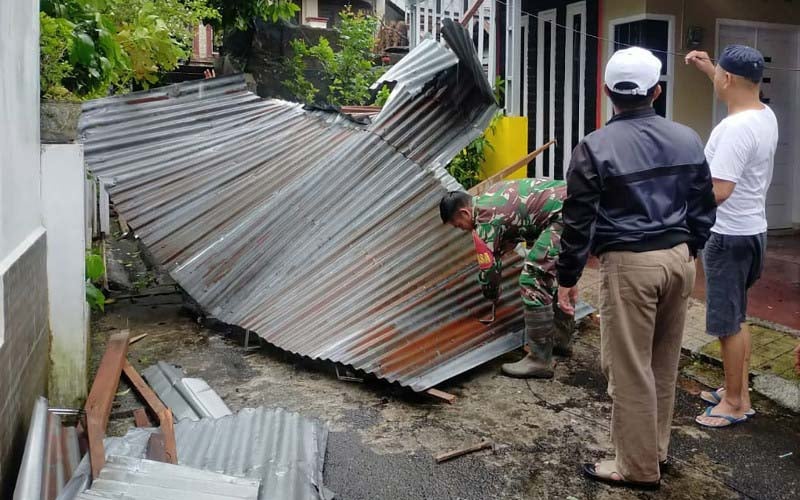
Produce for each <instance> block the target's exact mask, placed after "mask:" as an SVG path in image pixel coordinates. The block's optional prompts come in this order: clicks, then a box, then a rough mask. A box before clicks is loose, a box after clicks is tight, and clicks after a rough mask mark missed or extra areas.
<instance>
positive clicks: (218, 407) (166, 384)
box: [142, 361, 232, 420]
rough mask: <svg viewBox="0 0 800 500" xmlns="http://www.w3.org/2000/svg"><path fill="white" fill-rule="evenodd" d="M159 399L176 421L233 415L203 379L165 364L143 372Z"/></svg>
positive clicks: (150, 367) (159, 363) (151, 367)
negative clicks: (190, 375) (184, 373)
mask: <svg viewBox="0 0 800 500" xmlns="http://www.w3.org/2000/svg"><path fill="white" fill-rule="evenodd" d="M142 375H144V378H145V379H147V383H148V384H150V387H152V388H153V390H154V391H155V392H156V394H158V397H159V399H161V401H163V402H164V404H165V405H167V406H168V407H169V408H170V410H172V415H173V416H174V417H175V419H176V420H182V419H184V418H189V419H192V420H199V419H201V418H203V417H212V418H217V417H224V416H226V415H230V414H232V412H231V410H230V408H228V405H226V404H225V402H224V401H223V400H222V398H221V397H219V394H217V393H216V391H214V389H212V388H211V387H209V385H208V383H207V382H206V381H205V380H203V379H200V378H189V377H184V375H183V370H181V369H180V368H178V367H176V366H172V365H170V364H168V363H165V362H163V361H159V362H158V363H156V364H154V365H151V366H149V367H147V368H145V369H144V370H143V371H142Z"/></svg>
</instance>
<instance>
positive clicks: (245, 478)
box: [14, 330, 334, 500]
mask: <svg viewBox="0 0 800 500" xmlns="http://www.w3.org/2000/svg"><path fill="white" fill-rule="evenodd" d="M129 344H130V334H129V332H128V331H127V330H124V331H121V332H119V333H115V334H113V335H111V336H110V337H109V338H108V342H107V345H106V349H105V352H104V354H103V357H102V359H101V361H100V365H99V367H98V369H97V375H96V376H95V379H94V382H93V384H92V387H91V390H90V393H89V397H88V398H87V402H86V408H85V420H84V419H81V418H80V417H81V412H80V411H75V412H69V411H68V410H64V409H53V410H52V411H50V409H49V408H48V404H47V400H46V399H44V398H39V400H38V401H37V403H36V406H35V408H34V411H33V418H32V421H31V426H30V430H29V432H28V440H27V443H26V448H25V453H24V457H23V462H22V467H21V469H20V472H19V476H18V479H17V486H16V489H15V491H14V500H40V499H42V500H74V499H78V500H101V499H109V500H110V499H118V498H126V499H129V500H137V499H142V500H144V499H152V500H179V499H186V500H193V499H195V498H207V499H209V500H215V499H223V498H231V499H260V500H268V499H276V498H281V499H287V500H292V499H297V500H330V499H332V498H333V497H334V495H333V493H332V492H331V491H330V490H328V489H327V488H325V487H324V486H323V468H324V460H325V449H326V446H327V439H328V428H327V426H326V425H325V424H323V423H321V422H319V421H317V420H313V419H308V418H305V417H303V416H302V415H300V414H298V413H294V412H288V411H285V410H283V409H281V408H271V409H267V408H263V407H261V408H255V409H253V408H244V409H242V410H240V411H239V412H237V413H236V414H233V413H232V412H231V411H230V409H229V408H228V406H227V405H226V404H225V402H224V401H223V400H222V398H220V397H219V395H218V394H217V393H216V391H214V390H213V389H211V388H210V387H209V386H208V384H207V383H206V382H205V381H204V380H202V379H196V378H188V377H184V376H183V372H182V371H181V370H180V369H179V368H177V367H174V366H171V365H169V364H167V363H163V362H159V363H157V364H156V365H154V366H151V367H150V368H148V369H147V370H145V373H146V374H147V377H148V380H150V381H151V382H152V383H153V384H154V386H155V387H156V388H157V390H158V393H156V392H155V391H154V390H153V389H152V388H151V387H150V385H148V384H147V382H146V381H145V380H144V379H143V378H142V377H141V376H140V375H139V373H138V372H137V371H136V369H135V368H134V367H133V365H131V364H130V362H129V361H128V360H127V349H128V346H129ZM123 376H124V377H125V378H126V379H127V381H128V383H129V384H130V385H131V387H132V388H133V389H134V392H135V393H136V394H137V395H138V396H139V398H141V399H142V400H143V401H144V403H145V404H146V408H147V410H145V408H138V409H136V410H135V411H134V415H135V422H136V425H137V427H133V428H131V429H130V430H129V432H128V434H126V436H125V437H122V438H119V437H106V429H107V427H108V423H109V418H110V413H111V407H112V404H113V402H114V399H115V397H116V396H117V387H118V385H119V381H120V378H121V377H123ZM123 392H127V391H123ZM162 399H163V400H162ZM173 402H174V403H175V408H176V409H177V410H178V411H179V413H178V415H180V416H179V421H178V422H177V423H175V422H173V417H172V415H173V412H172V409H171V408H170V407H169V406H167V405H168V404H171V403H173ZM165 403H167V404H165ZM148 411H149V414H148ZM70 413H74V416H76V417H77V425H76V426H68V427H65V426H63V425H62V422H61V418H60V415H61V414H70ZM151 415H152V416H154V417H155V421H156V422H158V424H159V427H153V426H152V425H151V422H152V421H151V420H150V416H151ZM84 429H85V430H84ZM81 457H82V458H81Z"/></svg>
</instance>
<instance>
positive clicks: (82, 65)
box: [40, 0, 219, 100]
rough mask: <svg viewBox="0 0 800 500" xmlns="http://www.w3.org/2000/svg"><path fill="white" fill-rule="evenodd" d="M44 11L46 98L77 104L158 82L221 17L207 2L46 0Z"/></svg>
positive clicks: (44, 81) (43, 72)
mask: <svg viewBox="0 0 800 500" xmlns="http://www.w3.org/2000/svg"><path fill="white" fill-rule="evenodd" d="M41 11H42V12H43V13H44V14H45V15H44V16H41V19H40V24H41V31H42V34H43V37H42V41H41V44H42V53H43V58H42V72H41V73H42V79H43V80H42V94H43V96H45V97H54V98H64V99H72V100H74V99H92V98H95V97H100V96H104V95H108V94H109V93H111V92H116V93H119V92H126V91H128V90H130V88H131V86H132V84H138V85H140V86H142V87H144V88H147V87H148V86H150V85H152V84H153V83H156V82H157V81H158V79H159V77H160V75H161V74H162V73H164V72H166V71H170V70H172V69H174V68H175V67H177V66H178V64H179V63H180V61H181V60H182V59H183V58H185V57H187V56H188V55H189V53H190V49H191V45H192V38H193V34H194V27H195V26H197V25H198V24H199V23H200V21H202V20H204V19H218V18H219V14H218V13H217V11H216V10H215V9H213V8H211V7H209V6H208V4H207V0H42V1H41ZM69 28H71V30H70V32H69V33H68V32H67V31H68V29H69ZM45 35H46V36H45ZM56 36H58V37H60V38H61V40H63V41H64V43H65V44H66V45H67V46H68V50H62V46H61V45H63V43H62V44H58V43H56V41H55V40H54V38H55V37H56ZM59 54H60V56H59Z"/></svg>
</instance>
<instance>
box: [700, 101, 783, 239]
mask: <svg viewBox="0 0 800 500" xmlns="http://www.w3.org/2000/svg"><path fill="white" fill-rule="evenodd" d="M777 147H778V120H777V119H776V118H775V113H773V112H772V110H771V109H770V108H769V107H768V106H764V109H760V110H756V109H751V110H747V111H742V112H739V113H736V114H733V115H730V116H728V117H727V118H725V119H724V120H722V121H721V122H719V125H717V126H716V127H714V131H713V132H711V138H710V139H709V140H708V144H707V145H706V150H705V152H706V159H707V160H708V165H709V167H710V168H711V176H712V177H713V178H715V179H720V180H724V181H730V182H735V183H736V187H735V188H734V189H733V193H731V196H730V197H729V198H728V199H727V200H725V201H724V202H722V204H721V205H720V206H719V208H717V222H716V224H714V227H712V228H711V231H713V232H715V233H718V234H725V235H736V236H750V235H754V234H761V233H763V232H766V230H767V213H766V202H767V190H768V189H769V184H770V182H772V167H773V165H774V163H775V150H776V149H777Z"/></svg>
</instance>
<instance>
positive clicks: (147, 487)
mask: <svg viewBox="0 0 800 500" xmlns="http://www.w3.org/2000/svg"><path fill="white" fill-rule="evenodd" d="M258 487H259V482H258V481H257V480H252V479H241V478H237V477H233V476H226V475H224V474H217V473H213V472H206V471H202V470H198V469H193V468H191V467H185V466H182V465H172V464H165V463H162V462H154V461H152V460H146V459H143V458H131V457H124V456H110V457H108V460H106V464H105V466H104V467H103V469H102V470H101V471H100V476H99V477H98V478H97V479H95V480H94V481H93V482H92V487H91V488H90V489H88V490H86V491H84V492H82V493H80V494H79V495H78V496H77V499H78V500H237V499H241V500H256V499H257V498H258Z"/></svg>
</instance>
